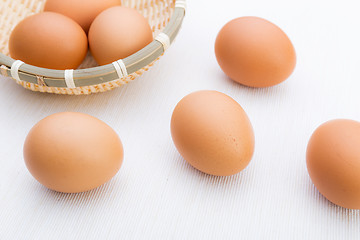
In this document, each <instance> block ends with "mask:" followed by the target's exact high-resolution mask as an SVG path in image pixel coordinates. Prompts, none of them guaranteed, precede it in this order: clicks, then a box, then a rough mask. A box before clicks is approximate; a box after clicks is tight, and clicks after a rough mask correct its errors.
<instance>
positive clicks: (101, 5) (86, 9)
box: [44, 0, 120, 33]
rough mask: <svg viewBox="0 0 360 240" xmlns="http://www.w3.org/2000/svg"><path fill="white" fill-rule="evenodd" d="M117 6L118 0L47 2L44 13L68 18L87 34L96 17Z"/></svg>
mask: <svg viewBox="0 0 360 240" xmlns="http://www.w3.org/2000/svg"><path fill="white" fill-rule="evenodd" d="M117 5H120V0H47V1H46V3H45V7H44V11H50V12H57V13H60V14H63V15H65V16H68V17H69V18H71V19H73V20H74V21H75V22H77V23H78V24H79V25H80V26H81V27H82V28H83V29H84V31H85V32H86V33H87V32H88V31H89V28H90V25H91V23H92V22H93V21H94V19H95V18H96V16H97V15H99V14H100V13H101V12H102V11H104V10H106V9H108V8H110V7H114V6H117Z"/></svg>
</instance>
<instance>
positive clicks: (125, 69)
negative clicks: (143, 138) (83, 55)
mask: <svg viewBox="0 0 360 240" xmlns="http://www.w3.org/2000/svg"><path fill="white" fill-rule="evenodd" d="M185 11H186V0H177V1H176V2H175V9H174V12H173V14H172V16H171V18H170V21H169V22H168V24H167V25H166V27H165V28H164V29H163V31H162V32H161V33H160V34H158V36H156V37H155V39H154V41H153V42H151V43H150V44H149V45H147V46H146V47H144V48H143V49H141V50H140V51H138V52H136V53H134V54H133V55H131V56H129V57H127V58H124V59H119V60H117V61H115V62H113V63H112V64H108V65H104V66H98V67H93V68H86V69H79V70H72V69H69V70H65V71H63V70H52V69H45V68H39V67H35V66H32V65H29V64H26V63H23V62H22V61H19V60H14V59H12V58H11V57H8V56H5V55H4V54H2V53H0V67H1V68H0V70H1V71H0V75H3V76H5V77H12V78H13V79H14V80H15V81H16V82H17V83H19V84H21V85H23V86H24V87H26V88H30V89H31V90H34V89H32V87H30V85H38V86H40V87H45V88H62V89H64V90H65V92H64V93H65V94H71V93H69V91H68V90H71V89H76V88H82V87H91V86H96V85H101V84H108V83H111V82H112V81H115V80H122V79H123V81H120V82H121V83H122V84H125V83H127V82H128V81H127V80H126V78H128V75H140V74H137V73H138V72H139V71H142V70H143V71H146V70H147V69H148V67H150V66H151V65H152V63H153V62H155V61H156V60H157V59H159V57H160V56H162V55H163V53H164V52H165V51H166V49H167V48H168V47H169V46H170V45H171V44H172V42H173V41H174V39H175V38H176V36H177V34H178V32H179V30H180V28H181V25H182V22H183V19H184V16H185ZM122 84H120V85H122ZM115 85H116V84H115ZM114 87H116V86H114ZM112 88H113V87H112ZM100 91H101V90H100ZM48 92H49V91H48ZM52 92H53V91H52ZM91 92H98V91H91ZM91 92H90V93H91ZM55 93H62V92H61V91H60V92H56V91H55ZM75 94H76V93H75ZM80 94H87V93H80Z"/></svg>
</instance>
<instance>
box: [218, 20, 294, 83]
mask: <svg viewBox="0 0 360 240" xmlns="http://www.w3.org/2000/svg"><path fill="white" fill-rule="evenodd" d="M215 54H216V58H217V61H218V63H219V65H220V67H221V69H222V70H223V71H224V73H225V74H226V75H228V76H229V77H230V78H231V79H232V80H234V81H236V82H238V83H241V84H243V85H246V86H249V87H269V86H274V85H276V84H279V83H281V82H283V81H285V80H286V79H287V78H288V77H289V76H290V75H291V73H292V72H293V70H294V68H295V65H296V54H295V49H294V47H293V45H292V43H291V41H290V40H289V38H288V37H287V35H286V34H285V33H284V32H283V31H282V30H281V29H280V28H279V27H277V26H276V25H275V24H273V23H271V22H269V21H267V20H265V19H262V18H258V17H241V18H237V19H234V20H232V21H230V22H229V23H227V24H226V25H225V26H224V27H223V28H222V29H221V31H220V32H219V34H218V36H217V38H216V43H215Z"/></svg>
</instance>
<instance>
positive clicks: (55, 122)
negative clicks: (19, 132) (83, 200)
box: [24, 112, 123, 193]
mask: <svg viewBox="0 0 360 240" xmlns="http://www.w3.org/2000/svg"><path fill="white" fill-rule="evenodd" d="M24 159H25V163H26V166H27V168H28V169H29V171H30V173H31V174H32V175H33V176H34V178H35V179H37V180H38V181H39V182H40V183H41V184H43V185H44V186H46V187H47V188H49V189H52V190H55V191H58V192H65V193H77V192H84V191H88V190H91V189H94V188H96V187H98V186H100V185H102V184H104V183H106V182H107V181H109V180H110V179H111V178H112V177H113V176H114V175H115V174H116V173H117V172H118V170H119V169H120V166H121V164H122V161H123V146H122V143H121V141H120V138H119V137H118V135H117V134H116V132H115V131H114V130H113V129H112V128H111V127H109V126H108V125H107V124H105V123H104V122H102V121H100V120H99V119H97V118H94V117H92V116H89V115H87V114H82V113H74V112H64V113H57V114H53V115H50V116H48V117H46V118H44V119H43V120H41V121H40V122H38V123H37V124H36V125H35V126H34V127H33V128H32V129H31V131H30V132H29V134H28V136H27V137H26V140H25V144H24Z"/></svg>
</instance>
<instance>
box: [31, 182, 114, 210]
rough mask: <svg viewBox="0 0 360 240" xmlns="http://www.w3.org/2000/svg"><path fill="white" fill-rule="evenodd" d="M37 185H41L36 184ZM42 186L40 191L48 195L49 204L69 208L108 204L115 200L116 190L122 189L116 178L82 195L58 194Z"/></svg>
mask: <svg viewBox="0 0 360 240" xmlns="http://www.w3.org/2000/svg"><path fill="white" fill-rule="evenodd" d="M36 184H40V183H37V182H36ZM40 186H41V187H40V189H38V191H41V192H43V194H45V195H46V201H47V204H49V203H51V204H61V205H62V206H65V207H67V208H71V207H79V208H80V207H84V206H91V207H96V206H97V205H102V204H106V203H108V201H109V200H111V199H114V197H113V195H114V194H116V193H115V192H116V189H118V188H119V187H121V186H119V181H117V179H116V177H114V178H113V179H111V180H110V181H108V182H106V183H105V184H103V185H101V186H99V187H97V188H95V189H92V190H89V191H86V192H80V193H63V192H57V191H55V190H51V189H48V188H46V187H45V186H43V185H41V184H40Z"/></svg>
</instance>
